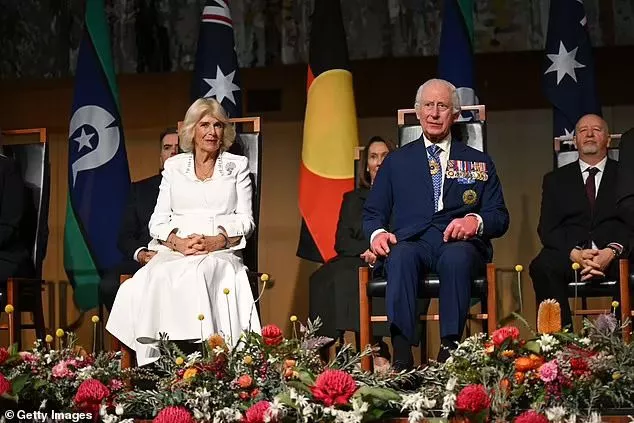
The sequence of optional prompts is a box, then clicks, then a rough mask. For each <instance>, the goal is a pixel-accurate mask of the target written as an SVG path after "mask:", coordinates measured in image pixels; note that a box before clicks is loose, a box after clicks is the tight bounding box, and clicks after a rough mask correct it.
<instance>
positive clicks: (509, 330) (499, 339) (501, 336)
mask: <svg viewBox="0 0 634 423" xmlns="http://www.w3.org/2000/svg"><path fill="white" fill-rule="evenodd" d="M519 337H520V330H519V329H518V328H516V327H515V326H504V327H502V328H500V329H497V330H496V331H495V332H493V335H492V336H491V339H492V340H493V344H494V345H495V346H496V347H497V348H500V346H502V344H503V343H504V341H506V340H507V339H509V338H510V339H512V340H517V339H519Z"/></svg>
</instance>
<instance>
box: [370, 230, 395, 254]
mask: <svg viewBox="0 0 634 423" xmlns="http://www.w3.org/2000/svg"><path fill="white" fill-rule="evenodd" d="M390 244H392V245H394V244H396V235H394V234H393V233H390V232H381V233H380V234H377V235H376V236H375V237H374V239H373V240H372V245H371V246H370V247H371V250H372V252H373V253H374V254H376V255H377V256H381V257H385V256H387V255H388V254H389V253H390Z"/></svg>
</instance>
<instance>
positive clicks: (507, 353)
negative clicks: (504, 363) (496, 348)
mask: <svg viewBox="0 0 634 423" xmlns="http://www.w3.org/2000/svg"><path fill="white" fill-rule="evenodd" d="M502 357H505V358H513V357H515V351H513V350H504V351H502Z"/></svg>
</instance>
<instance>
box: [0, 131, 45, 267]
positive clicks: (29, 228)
mask: <svg viewBox="0 0 634 423" xmlns="http://www.w3.org/2000/svg"><path fill="white" fill-rule="evenodd" d="M2 144H3V145H2V152H3V154H4V155H6V156H8V157H12V158H13V159H14V160H15V162H16V165H17V166H18V168H19V170H20V174H21V175H22V180H23V181H24V186H25V188H26V190H27V195H26V196H25V208H24V216H23V220H22V224H21V227H20V230H21V234H22V236H23V237H25V243H26V245H27V246H29V248H30V250H31V251H30V253H31V258H32V260H33V266H34V268H35V277H36V278H41V277H42V263H43V261H44V258H45V257H46V247H47V244H48V210H49V202H50V183H51V179H50V162H49V157H48V142H47V136H46V129H45V128H37V129H20V130H6V131H2Z"/></svg>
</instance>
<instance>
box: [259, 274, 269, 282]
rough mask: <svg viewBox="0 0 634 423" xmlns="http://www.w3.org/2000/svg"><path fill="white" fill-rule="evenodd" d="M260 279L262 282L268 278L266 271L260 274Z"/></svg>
mask: <svg viewBox="0 0 634 423" xmlns="http://www.w3.org/2000/svg"><path fill="white" fill-rule="evenodd" d="M260 280H261V281H262V282H267V281H268V280H269V275H268V273H262V276H260Z"/></svg>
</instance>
